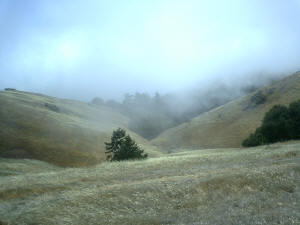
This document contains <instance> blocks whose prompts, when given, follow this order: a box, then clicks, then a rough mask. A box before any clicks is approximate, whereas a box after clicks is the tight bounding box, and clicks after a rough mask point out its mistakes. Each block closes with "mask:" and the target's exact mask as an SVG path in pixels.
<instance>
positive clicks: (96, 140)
mask: <svg viewBox="0 0 300 225" xmlns="http://www.w3.org/2000/svg"><path fill="white" fill-rule="evenodd" d="M0 105H1V108H0V140H1V141H0V156H4V157H12V158H34V159H39V160H44V161H47V162H50V163H54V164H57V165H61V166H84V165H91V164H96V163H98V162H100V161H101V160H103V159H104V157H105V154H104V150H105V146H104V142H105V141H108V140H109V138H110V136H111V133H112V130H113V129H116V128H118V127H122V128H126V127H127V124H128V119H127V118H126V117H124V116H122V115H121V114H119V113H116V112H114V111H113V110H112V109H110V108H107V107H101V106H94V105H90V104H88V103H84V102H80V101H73V100H65V99H58V98H53V97H49V96H45V95H40V94H34V93H28V92H21V91H14V90H9V91H1V92H0ZM130 134H131V135H132V136H133V138H134V139H135V140H136V141H137V142H138V143H139V144H141V145H142V147H146V148H148V147H149V143H148V142H147V141H146V140H145V139H143V138H141V137H140V136H138V135H137V134H135V133H132V132H131V133H130ZM146 151H147V150H146ZM147 152H149V151H147ZM149 153H150V155H151V153H152V155H153V154H154V155H155V154H156V153H157V152H155V151H151V149H150V152H149ZM157 154H158V153H157Z"/></svg>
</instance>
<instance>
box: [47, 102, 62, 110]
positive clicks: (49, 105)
mask: <svg viewBox="0 0 300 225" xmlns="http://www.w3.org/2000/svg"><path fill="white" fill-rule="evenodd" d="M44 105H45V107H46V108H48V109H50V110H52V111H54V112H60V109H59V108H58V107H57V106H56V105H54V104H51V103H47V102H46V103H45V104H44Z"/></svg>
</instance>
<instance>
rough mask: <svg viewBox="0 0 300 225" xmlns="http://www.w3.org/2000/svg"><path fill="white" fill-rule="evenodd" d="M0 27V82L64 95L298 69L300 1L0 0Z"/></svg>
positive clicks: (176, 86) (164, 88) (172, 87)
mask: <svg viewBox="0 0 300 225" xmlns="http://www.w3.org/2000/svg"><path fill="white" fill-rule="evenodd" d="M0 32H1V34H0V88H1V89H2V88H5V87H13V88H17V89H20V90H27V91H34V92H41V93H45V94H49V95H54V96H59V97H66V98H77V99H83V100H88V99H90V98H92V97H94V96H100V97H103V98H105V99H107V98H120V97H121V96H123V94H124V93H125V92H135V91H140V92H141V91H146V92H149V93H153V92H155V91H159V92H163V93H166V92H173V91H177V90H184V89H185V88H190V87H193V86H201V85H204V86H205V85H209V83H210V82H214V81H215V80H218V81H224V82H245V81H246V80H248V79H250V78H251V77H254V76H255V74H260V73H266V74H280V73H285V74H287V73H292V72H294V71H296V70H300V0H251V1H250V0H224V1H222V0H206V1H204V0H182V1H177V0H126V1H124V0H106V1H101V0H84V1H83V0H1V1H0ZM250 80H251V79H250Z"/></svg>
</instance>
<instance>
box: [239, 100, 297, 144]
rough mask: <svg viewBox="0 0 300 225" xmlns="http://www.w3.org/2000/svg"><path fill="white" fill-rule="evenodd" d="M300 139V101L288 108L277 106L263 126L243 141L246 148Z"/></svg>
mask: <svg viewBox="0 0 300 225" xmlns="http://www.w3.org/2000/svg"><path fill="white" fill-rule="evenodd" d="M299 138H300V101H296V102H292V103H291V104H290V106H289V108H287V107H286V106H282V105H275V106H274V107H273V108H272V109H271V110H270V111H268V112H267V113H266V115H265V117H264V119H263V121H262V125H261V126H260V127H259V128H257V129H256V131H255V132H254V133H253V134H250V136H249V137H248V138H247V139H246V140H244V141H243V143H242V145H243V146H245V147H251V146H257V145H262V144H269V143H274V142H277V141H287V140H291V139H299Z"/></svg>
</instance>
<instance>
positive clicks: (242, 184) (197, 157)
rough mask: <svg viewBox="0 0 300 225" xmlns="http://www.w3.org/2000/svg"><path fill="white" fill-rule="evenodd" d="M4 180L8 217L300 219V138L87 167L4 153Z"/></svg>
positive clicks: (1, 209)
mask: <svg viewBox="0 0 300 225" xmlns="http://www.w3.org/2000/svg"><path fill="white" fill-rule="evenodd" d="M0 183H1V185H0V221H1V222H2V223H3V224H11V225H12V224H15V225H22V224H31V225H37V224H55V225H68V224H78V225H79V224H131V225H134V224H136V225H142V224H144V225H146V224H148V225H150V224H153V225H155V224H157V225H158V224H220V225H224V224H249V225H250V224H251V225H252V224H286V225H291V224H300V142H289V143H279V144H273V145H269V146H261V147H257V148H249V149H239V148H235V149H234V148H232V149H229V148H228V149H225V148H224V149H207V150H194V151H184V152H178V153H172V154H168V155H165V156H162V157H159V158H150V159H147V160H145V161H131V162H130V161H129V162H115V163H108V162H105V163H102V164H100V165H97V166H93V167H88V168H61V167H57V166H54V165H50V164H47V163H45V162H41V161H37V160H30V159H3V158H2V159H0ZM1 222H0V224H1Z"/></svg>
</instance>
